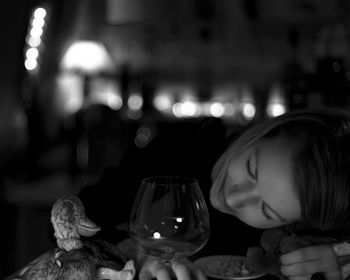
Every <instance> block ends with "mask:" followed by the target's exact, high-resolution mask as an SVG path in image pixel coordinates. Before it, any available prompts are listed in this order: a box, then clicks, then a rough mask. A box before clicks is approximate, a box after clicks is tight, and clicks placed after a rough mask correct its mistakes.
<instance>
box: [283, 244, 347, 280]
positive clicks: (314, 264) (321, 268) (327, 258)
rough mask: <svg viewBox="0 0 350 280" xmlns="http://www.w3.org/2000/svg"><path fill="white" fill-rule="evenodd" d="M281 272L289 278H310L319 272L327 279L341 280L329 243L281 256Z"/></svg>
mask: <svg viewBox="0 0 350 280" xmlns="http://www.w3.org/2000/svg"><path fill="white" fill-rule="evenodd" d="M281 264H282V266H281V273H282V274H283V275H284V276H287V277H288V278H289V279H290V280H310V279H311V276H312V275H313V274H314V273H317V272H321V273H323V275H324V276H325V279H327V280H341V279H342V274H341V269H340V267H339V265H338V262H337V256H336V254H335V252H334V250H333V248H332V245H331V244H323V245H317V246H309V247H305V248H302V249H298V250H295V251H293V252H291V253H288V254H284V255H282V256H281Z"/></svg>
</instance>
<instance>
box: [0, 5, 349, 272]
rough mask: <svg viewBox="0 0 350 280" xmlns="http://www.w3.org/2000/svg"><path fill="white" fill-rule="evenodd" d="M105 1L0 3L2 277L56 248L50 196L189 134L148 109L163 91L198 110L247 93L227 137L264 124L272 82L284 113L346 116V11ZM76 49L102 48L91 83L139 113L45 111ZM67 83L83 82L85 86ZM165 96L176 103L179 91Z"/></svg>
mask: <svg viewBox="0 0 350 280" xmlns="http://www.w3.org/2000/svg"><path fill="white" fill-rule="evenodd" d="M112 2H113V0H110V1H107V0H106V1H97V0H95V1H94V0H86V1H83V0H80V1H68V0H61V1H59V0H47V1H37V0H35V1H34V0H13V1H6V3H4V4H3V5H2V8H1V11H2V16H1V20H0V26H1V27H0V31H1V33H0V34H1V36H2V39H1V44H0V55H1V58H0V61H1V67H0V98H1V99H0V168H1V173H0V199H1V200H0V201H1V204H0V210H1V211H0V220H1V222H2V223H1V234H0V242H1V243H0V244H1V245H0V277H5V276H6V275H8V274H9V273H11V272H13V271H15V270H17V269H19V268H20V267H22V266H23V265H25V264H26V263H28V262H29V261H30V260H32V259H33V258H35V257H36V256H38V255H39V254H41V253H43V252H44V251H46V250H48V249H49V248H52V247H54V246H55V244H54V243H53V239H52V236H51V235H50V234H51V232H50V223H49V215H50V209H51V205H52V203H53V202H54V201H55V200H56V199H57V198H58V197H60V196H63V195H67V194H73V193H76V192H78V191H79V190H80V189H81V188H82V187H83V186H85V185H86V184H90V183H93V182H95V181H96V180H97V179H98V178H99V176H100V175H101V172H102V171H103V170H104V169H105V168H106V167H108V166H118V165H119V164H120V162H121V160H123V158H124V157H125V155H126V154H127V153H128V152H129V151H130V150H133V149H136V150H137V149H141V150H142V149H143V148H144V147H147V145H149V144H150V143H151V142H152V141H154V139H157V137H158V136H159V135H162V134H164V133H165V134H166V133H167V129H166V128H167V127H169V126H170V125H171V124H174V123H185V124H186V125H189V126H193V127H196V126H197V125H198V123H199V121H200V120H201V119H199V118H186V119H178V118H176V117H174V116H171V115H164V114H161V113H160V112H159V111H157V110H156V109H155V108H154V107H153V105H152V98H153V97H154V96H155V92H156V91H157V89H159V87H160V86H161V85H183V84H190V85H191V86H192V87H193V88H195V91H196V92H197V94H198V95H197V98H198V100H199V101H201V102H207V101H210V100H212V99H211V98H213V96H214V95H215V92H214V90H213V89H214V88H215V87H218V86H221V85H227V84H231V85H232V84H233V85H235V86H236V87H237V89H238V90H237V91H238V92H239V93H237V92H232V98H233V100H236V101H234V102H238V103H239V102H242V100H240V99H239V98H241V96H243V93H242V91H243V90H242V88H243V86H244V85H248V86H249V88H250V89H251V90H252V91H251V94H252V96H253V99H254V100H255V101H254V102H255V106H256V115H255V116H254V118H253V119H251V120H245V119H244V118H243V117H242V114H241V113H237V114H236V115H235V116H233V117H226V118H223V119H222V122H223V124H224V126H225V127H226V129H227V133H228V134H229V133H232V132H233V133H234V132H238V131H240V130H241V129H242V128H244V127H245V126H247V125H249V124H250V122H254V121H256V120H258V119H260V118H265V117H269V116H267V114H266V107H267V105H268V102H269V101H268V100H269V96H270V94H271V88H272V86H273V85H274V84H278V85H280V86H281V88H282V89H283V93H284V94H283V96H284V101H285V104H286V108H287V110H295V109H299V108H317V107H339V108H343V109H345V110H349V106H350V104H349V77H350V76H349V72H348V71H349V70H348V69H349V47H350V45H349V42H350V41H349V40H350V39H349V38H350V37H349V34H350V33H349V32H350V23H349V13H350V8H349V6H350V4H349V2H348V1H345V0H341V1H339V0H338V1H331V0H328V1H326V0H322V1H317V0H314V1H312V0H304V1H295V0H284V1H280V0H241V1H238V0H230V1H229V0H226V1H224V0H219V1H214V0H191V1H185V0H183V1H175V0H174V1H170V0H169V1H161V0H152V1H146V0H137V1H136V0H133V1H129V2H128V1H120V0H114V2H113V3H112ZM127 3H129V4H127ZM38 6H42V7H45V8H46V9H47V22H46V26H45V29H44V31H45V35H44V37H43V43H42V47H41V51H40V55H39V56H40V57H39V68H38V69H39V70H38V71H34V72H31V71H27V70H26V69H25V67H24V61H25V55H24V54H25V50H26V36H27V33H28V27H29V24H30V18H31V16H32V12H33V9H35V8H36V7H38ZM78 39H79V40H94V41H99V42H102V43H103V44H104V45H105V47H106V49H107V51H108V53H109V55H110V60H111V62H112V64H113V68H112V70H111V71H109V72H105V71H104V70H102V71H100V72H99V73H97V74H95V75H96V76H93V77H92V79H95V78H101V77H102V78H104V79H107V80H108V81H116V82H118V83H119V85H120V88H121V97H122V99H123V100H124V101H127V99H128V97H129V95H130V94H131V93H132V91H133V90H135V89H136V90H137V91H138V92H140V93H141V95H142V97H143V99H144V105H143V109H142V114H140V115H137V116H136V117H135V116H133V115H130V114H129V113H130V111H128V108H127V105H126V103H124V105H123V107H121V108H119V109H118V110H113V109H110V108H109V107H107V106H105V105H101V104H98V103H97V104H93V105H88V106H87V107H86V108H85V109H81V110H79V111H77V112H75V113H69V114H68V113H65V114H63V113H62V112H61V111H60V109H62V108H59V106H58V105H57V103H55V102H56V100H57V96H58V95H59V94H60V93H62V92H57V90H56V85H57V84H56V79H57V78H58V77H60V75H62V73H63V72H64V71H63V70H62V69H61V68H60V61H61V59H62V56H63V54H64V53H65V51H66V50H67V47H68V46H69V45H70V44H71V43H72V42H73V41H75V40H78ZM75 74H77V75H78V76H79V75H80V76H79V77H80V79H81V81H84V80H83V78H84V77H85V78H87V77H86V76H83V73H81V72H79V71H78V72H77V73H75ZM90 78H91V77H90ZM76 90H79V91H81V92H83V91H84V87H83V86H80V87H78V88H77V89H76ZM97 92H98V90H97ZM171 94H173V96H174V98H175V99H179V98H180V97H181V94H182V93H181V90H177V91H173V92H171ZM239 100H240V101H239ZM238 103H237V104H238ZM237 104H236V105H237ZM237 108H238V107H237ZM84 137H88V140H89V141H88V142H84V141H85V140H86V138H84ZM84 139H85V140H84ZM81 145H83V147H85V146H84V145H88V146H87V147H88V151H89V156H90V159H89V161H88V163H84V162H83V163H82V162H81V161H79V157H78V158H77V154H79V151H80V150H79V149H80V148H81ZM79 147H80V148H79ZM121 191H122V190H121Z"/></svg>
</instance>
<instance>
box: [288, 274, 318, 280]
mask: <svg viewBox="0 0 350 280" xmlns="http://www.w3.org/2000/svg"><path fill="white" fill-rule="evenodd" d="M311 276H312V275H303V276H289V277H288V280H310V279H311Z"/></svg>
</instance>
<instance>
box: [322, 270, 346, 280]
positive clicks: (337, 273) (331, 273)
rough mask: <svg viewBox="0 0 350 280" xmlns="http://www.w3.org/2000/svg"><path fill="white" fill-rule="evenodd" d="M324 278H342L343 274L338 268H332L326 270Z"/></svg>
mask: <svg viewBox="0 0 350 280" xmlns="http://www.w3.org/2000/svg"><path fill="white" fill-rule="evenodd" d="M326 279H327V280H342V279H343V276H342V273H341V271H340V270H334V271H329V272H326ZM344 279H345V278H344Z"/></svg>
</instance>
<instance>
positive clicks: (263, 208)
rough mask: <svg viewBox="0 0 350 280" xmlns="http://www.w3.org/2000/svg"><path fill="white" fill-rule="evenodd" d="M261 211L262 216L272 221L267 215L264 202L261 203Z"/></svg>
mask: <svg viewBox="0 0 350 280" xmlns="http://www.w3.org/2000/svg"><path fill="white" fill-rule="evenodd" d="M260 211H261V214H262V215H263V216H264V217H265V218H266V219H267V220H272V218H271V217H270V216H269V215H268V214H267V213H266V210H265V202H264V201H261V204H260Z"/></svg>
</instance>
